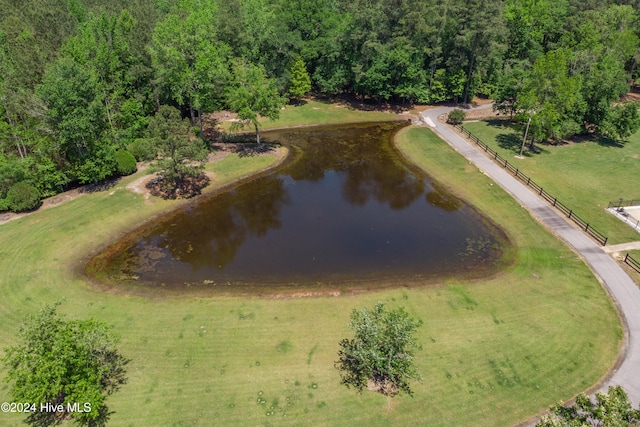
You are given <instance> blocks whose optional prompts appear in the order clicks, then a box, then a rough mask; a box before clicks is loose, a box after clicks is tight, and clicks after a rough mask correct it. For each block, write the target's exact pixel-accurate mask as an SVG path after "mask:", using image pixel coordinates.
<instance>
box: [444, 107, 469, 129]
mask: <svg viewBox="0 0 640 427" xmlns="http://www.w3.org/2000/svg"><path fill="white" fill-rule="evenodd" d="M465 117H467V113H465V112H464V111H463V110H460V109H458V108H456V109H455V110H451V112H450V113H449V116H448V117H447V123H451V124H452V125H459V124H460V123H462V122H463V121H464V119H465Z"/></svg>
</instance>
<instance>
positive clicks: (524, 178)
mask: <svg viewBox="0 0 640 427" xmlns="http://www.w3.org/2000/svg"><path fill="white" fill-rule="evenodd" d="M455 127H456V128H457V129H459V130H460V131H461V132H462V133H464V134H465V135H467V136H468V137H469V138H470V139H471V140H472V141H473V142H475V143H476V144H477V145H478V146H479V147H480V148H482V149H483V150H484V151H485V152H486V153H487V154H489V156H490V157H492V158H493V160H494V161H495V162H496V163H498V164H499V165H500V166H502V167H504V168H505V169H507V170H508V171H510V172H511V173H512V174H513V175H514V176H515V177H516V178H518V179H519V180H520V181H522V182H523V183H524V184H526V185H528V186H529V187H531V188H533V189H534V190H535V191H536V192H537V193H538V194H539V195H540V196H541V197H542V198H544V199H545V200H546V201H547V202H549V203H550V204H551V205H552V206H554V207H556V208H557V209H558V210H560V211H561V212H562V213H564V214H565V215H566V216H567V218H569V219H571V220H573V222H575V223H576V224H578V226H580V228H582V230H583V231H585V232H586V233H587V234H589V235H590V236H591V237H593V238H594V239H595V240H596V241H597V242H598V243H600V244H601V245H602V246H604V245H606V244H607V239H608V238H607V237H606V236H605V235H604V234H602V233H600V232H599V231H598V230H596V229H595V228H593V227H592V226H591V225H590V224H589V223H588V222H586V221H585V220H584V219H582V218H581V217H579V216H578V215H577V214H576V213H575V212H574V211H573V210H571V209H569V208H568V207H567V206H565V205H564V204H563V203H561V202H560V201H559V200H558V199H557V198H556V197H553V196H552V195H551V194H549V193H547V192H546V191H545V190H544V189H543V188H542V187H541V186H539V185H538V184H536V183H535V182H534V181H533V180H532V179H531V178H529V177H528V176H527V175H525V174H523V173H522V172H520V170H519V169H518V168H516V167H515V166H514V165H512V164H511V163H509V162H508V161H507V159H505V158H503V157H502V156H500V154H498V153H497V152H496V151H494V150H492V149H491V147H489V146H488V145H487V144H485V143H484V142H482V141H480V139H479V138H478V137H477V136H475V135H474V134H472V133H471V132H469V131H468V130H467V129H465V128H464V126H462V125H461V124H459V125H455Z"/></svg>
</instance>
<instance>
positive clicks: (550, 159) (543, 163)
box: [465, 120, 640, 244]
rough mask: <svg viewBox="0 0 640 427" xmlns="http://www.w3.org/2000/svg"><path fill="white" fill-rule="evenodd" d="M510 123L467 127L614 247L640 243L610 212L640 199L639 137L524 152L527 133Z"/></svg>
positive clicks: (489, 123)
mask: <svg viewBox="0 0 640 427" xmlns="http://www.w3.org/2000/svg"><path fill="white" fill-rule="evenodd" d="M507 124H508V122H507V121H497V120H493V121H480V122H469V123H465V127H466V128H467V129H468V130H469V131H471V132H472V133H473V134H475V135H476V136H478V137H479V138H480V139H481V140H482V141H483V142H485V143H486V144H487V145H489V146H490V147H491V148H492V149H494V150H496V151H497V152H498V153H499V154H500V155H501V156H502V157H504V158H505V159H507V160H509V162H510V163H513V164H514V165H515V166H516V167H518V168H520V170H522V171H523V172H524V173H525V174H526V175H528V176H529V177H531V179H533V180H534V181H535V182H537V183H538V184H539V185H541V186H542V187H543V188H544V189H545V190H546V191H547V192H548V193H550V194H553V195H554V197H557V198H558V200H560V201H562V203H564V204H565V205H566V206H568V207H569V208H570V209H573V210H574V211H575V212H576V213H577V214H578V215H580V216H581V217H582V218H584V219H585V220H586V221H587V222H589V223H591V224H592V225H593V226H594V227H595V228H596V229H597V230H598V231H600V232H601V233H603V234H605V235H607V236H609V243H610V244H617V243H623V242H628V241H635V240H640V234H638V233H637V232H636V231H634V230H633V229H632V228H631V227H629V226H627V225H625V224H623V223H622V222H621V221H619V220H618V219H616V218H615V217H613V215H611V214H609V213H607V212H606V211H605V208H606V207H607V205H608V203H609V202H610V201H617V200H618V199H619V198H621V197H622V198H624V199H626V200H630V199H640V189H639V188H638V186H637V183H638V182H639V181H640V167H638V166H639V165H640V133H637V134H635V135H633V136H632V137H631V138H630V140H629V141H628V142H626V143H625V144H611V143H606V142H593V141H590V142H579V143H571V144H567V145H558V146H553V145H538V148H539V149H540V152H539V153H538V154H534V153H530V152H529V151H528V150H525V154H526V157H525V159H522V160H519V159H516V158H514V155H515V154H518V153H519V152H520V146H521V144H522V131H521V130H520V129H514V128H513V127H508V126H505V125H507Z"/></svg>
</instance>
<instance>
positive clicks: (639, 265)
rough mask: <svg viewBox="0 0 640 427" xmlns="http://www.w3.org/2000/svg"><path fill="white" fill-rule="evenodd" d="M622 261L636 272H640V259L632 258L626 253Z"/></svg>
mask: <svg viewBox="0 0 640 427" xmlns="http://www.w3.org/2000/svg"><path fill="white" fill-rule="evenodd" d="M624 263H625V264H627V265H628V266H629V267H631V268H633V269H634V270H635V271H637V272H638V273H640V261H638V260H637V259H635V258H633V257H632V256H631V255H629V254H626V255H625V256H624Z"/></svg>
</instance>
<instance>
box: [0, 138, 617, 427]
mask: <svg viewBox="0 0 640 427" xmlns="http://www.w3.org/2000/svg"><path fill="white" fill-rule="evenodd" d="M398 138H399V145H400V148H401V150H402V151H403V152H404V153H405V155H406V156H407V157H409V158H411V159H413V161H415V162H416V164H417V165H419V166H420V167H422V168H424V169H425V170H427V171H428V172H429V173H430V174H432V175H433V176H437V177H438V180H439V181H440V183H442V184H443V185H445V186H448V187H450V188H453V189H455V191H456V193H457V194H458V195H459V196H460V197H462V198H464V199H466V200H468V201H470V202H472V203H473V204H474V205H475V206H477V208H478V209H479V210H481V211H482V212H483V213H484V214H486V215H488V216H489V217H491V218H493V219H494V220H495V221H496V222H497V223H499V224H500V225H501V226H502V227H504V229H505V230H506V232H507V233H508V235H509V236H510V238H511V240H512V241H513V243H514V245H515V247H516V248H517V249H516V253H515V254H514V257H515V258H516V262H515V263H514V264H513V265H512V266H511V267H509V268H507V269H506V270H505V271H504V272H502V273H500V274H498V275H497V276H495V277H494V278H492V279H487V280H482V281H477V282H473V283H459V282H447V283H441V284H440V285H438V286H432V287H428V288H403V289H397V290H386V291H381V292H375V293H366V294H359V295H342V296H338V297H319V298H298V299H263V298H259V297H255V298H236V297H209V298H187V297H177V298H162V297H161V296H158V297H156V298H141V297H136V296H127V295H117V294H111V293H104V292H100V291H99V290H97V289H95V288H93V287H92V286H91V285H89V284H88V283H87V282H86V280H85V279H84V277H83V275H82V274H80V273H79V270H80V269H81V268H82V266H83V265H84V262H86V260H87V259H88V258H89V257H90V256H91V254H93V253H95V252H96V251H97V250H98V249H99V248H100V247H102V246H104V245H105V244H106V243H107V242H108V241H110V240H112V239H114V238H116V237H117V236H119V235H121V234H122V233H124V232H125V231H126V230H128V229H130V228H131V227H134V226H136V225H138V224H141V223H143V222H144V221H147V220H148V219H149V218H150V217H152V216H153V215H156V214H158V213H159V212H161V211H163V210H166V209H168V208H171V207H175V206H177V205H178V204H179V202H167V201H161V200H156V201H155V203H149V201H145V200H144V198H143V197H142V196H141V195H136V194H133V193H131V192H129V191H127V190H126V189H125V188H124V185H125V184H126V183H127V180H125V181H123V182H121V183H120V184H118V185H117V186H116V187H115V188H112V189H110V190H109V191H105V192H99V193H94V194H89V195H85V196H83V197H80V198H78V199H76V200H74V201H71V202H68V203H65V204H62V205H60V206H57V207H55V208H51V209H48V210H44V211H41V212H37V213H34V214H32V215H29V216H27V217H25V218H22V219H19V220H16V221H12V222H10V223H7V224H5V225H2V226H0V242H2V246H0V272H1V274H0V289H1V290H2V292H3V295H2V299H1V300H0V313H1V314H2V316H1V317H0V319H2V320H1V322H2V323H1V327H0V346H1V347H6V346H7V345H10V344H12V343H13V342H14V338H15V331H16V328H17V327H18V325H19V323H20V320H21V318H22V317H23V316H24V315H25V314H26V313H31V312H35V311H36V310H38V309H39V308H40V307H41V306H42V304H44V303H53V302H55V301H57V300H59V299H61V298H65V303H64V304H63V305H62V306H61V308H60V311H61V312H62V313H65V314H66V315H68V316H69V317H71V318H83V319H84V318H89V317H93V318H95V319H98V320H101V321H105V322H107V323H109V324H111V325H113V328H114V330H115V332H116V333H117V334H118V335H120V336H121V337H122V340H121V343H120V348H121V351H122V353H123V354H124V355H126V356H127V357H129V358H131V359H132V362H131V363H130V365H129V382H128V384H126V385H125V386H124V387H123V388H122V390H121V391H119V392H118V393H117V394H115V395H113V396H112V397H110V398H109V400H108V403H109V406H110V408H111V410H113V411H114V414H113V416H112V419H111V422H110V424H109V425H111V426H149V425H156V426H180V425H225V426H245V425H248V426H262V425H264V426H269V425H284V426H294V425H295V426H300V425H304V426H343V425H347V424H348V425H355V426H389V425H393V426H409V425H429V426H451V425H457V426H465V425H468V426H482V425H486V426H507V425H512V424H514V423H517V422H519V421H522V420H523V419H525V418H527V417H528V416H530V415H532V414H535V413H537V412H539V411H541V410H544V409H545V408H546V407H547V406H548V405H550V404H552V403H554V402H555V401H557V400H560V399H568V398H570V397H571V396H572V395H574V394H576V393H578V392H581V391H583V390H585V389H586V388H588V387H590V386H591V385H592V384H594V383H595V382H597V381H598V380H599V379H600V378H601V377H602V376H603V375H604V374H605V373H606V372H607V370H608V369H609V368H610V367H611V366H612V365H613V363H614V362H615V359H616V355H617V352H618V348H619V345H620V343H621V339H622V335H623V332H622V329H621V324H620V321H619V319H618V317H617V314H616V312H615V309H614V307H613V305H612V303H611V302H610V301H609V299H608V298H607V295H606V293H605V292H604V290H603V289H602V288H601V286H600V285H599V283H598V282H597V281H596V280H595V278H594V277H593V276H592V274H591V273H590V271H589V270H588V269H587V268H586V266H585V265H584V264H583V263H582V262H581V261H580V259H579V258H578V257H577V256H576V255H575V254H573V253H572V252H570V251H569V250H568V249H567V248H566V247H565V246H564V245H563V244H561V243H560V242H559V241H558V240H557V239H555V238H554V237H552V236H551V235H550V234H549V233H548V232H546V231H545V230H544V229H543V228H541V226H539V225H538V224H537V223H536V222H535V221H533V220H532V219H531V217H530V215H529V214H528V213H527V212H526V211H525V210H523V209H522V208H521V207H520V206H519V205H518V204H517V203H515V202H514V201H513V200H512V199H511V198H510V197H509V196H507V195H506V194H505V193H504V192H503V191H502V190H501V189H499V188H498V186H497V185H494V184H493V183H492V182H491V181H490V180H488V179H487V178H486V177H485V176H484V175H482V174H481V173H479V172H478V171H477V170H476V169H475V168H473V167H472V166H470V165H469V164H468V163H467V162H466V161H465V160H464V159H463V158H461V157H460V156H458V155H457V154H455V153H454V152H453V151H452V150H450V149H449V148H448V146H447V145H446V144H445V143H444V142H442V141H441V140H439V139H438V138H437V137H435V135H434V134H432V133H431V132H430V131H429V130H427V129H425V128H408V129H405V130H404V131H403V132H402V133H401V134H400V135H399V137H398ZM228 159H229V160H227V159H225V160H224V161H225V162H227V163H225V164H219V165H217V166H216V168H218V169H213V171H214V172H216V171H220V170H223V169H224V170H226V171H227V172H226V173H224V174H223V173H220V176H225V178H224V180H225V181H227V182H228V181H230V180H232V179H233V178H234V176H233V174H232V173H231V171H232V170H237V167H238V165H239V164H240V163H242V162H243V161H244V160H247V161H251V160H252V159H254V158H243V159H239V158H233V157H230V158H228ZM241 160H242V162H241ZM229 162H236V163H235V165H234V166H233V167H229V166H230V163H229ZM250 168H251V167H248V168H247V169H245V171H246V170H249V169H250ZM216 176H218V175H216ZM135 178H136V176H134V177H131V178H129V180H132V179H135ZM376 301H387V302H388V303H389V305H390V306H392V307H393V306H399V305H401V306H404V307H405V308H406V309H407V311H408V312H409V313H411V315H412V316H414V317H417V318H420V319H422V320H423V321H424V326H422V327H421V328H420V329H419V330H418V339H419V341H420V342H421V343H422V345H423V350H422V351H421V352H419V353H418V355H417V358H416V363H417V367H418V370H419V372H420V373H421V375H422V377H423V381H422V382H421V383H414V387H413V388H414V391H415V395H414V396H413V397H406V396H403V397H400V398H395V399H388V398H386V397H384V396H381V395H378V394H375V393H372V392H365V393H364V394H362V395H358V394H356V393H355V392H354V391H353V390H349V389H346V388H345V387H343V386H341V385H340V384H339V375H338V372H337V371H336V370H335V369H334V366H333V364H334V361H335V360H336V359H337V351H338V342H339V340H340V339H342V338H344V337H346V336H348V335H349V331H348V326H347V325H348V321H349V314H350V312H351V310H352V309H353V308H361V307H364V306H372V305H373V304H374V303H375V302H376ZM8 398H9V396H8V387H7V385H6V384H4V383H3V384H2V386H1V387H0V401H5V400H8ZM21 420H22V417H21V416H19V415H17V414H4V413H0V425H3V426H11V425H16V426H17V425H22V424H21Z"/></svg>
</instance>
